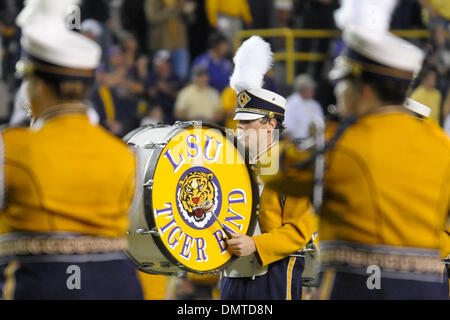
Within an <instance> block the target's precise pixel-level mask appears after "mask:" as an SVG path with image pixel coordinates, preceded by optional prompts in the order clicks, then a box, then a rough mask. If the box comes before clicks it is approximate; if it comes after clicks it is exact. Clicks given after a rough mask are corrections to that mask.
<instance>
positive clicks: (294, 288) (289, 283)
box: [221, 257, 305, 300]
mask: <svg viewBox="0 0 450 320" xmlns="http://www.w3.org/2000/svg"><path fill="white" fill-rule="evenodd" d="M304 267H305V258H299V257H286V258H284V259H282V260H279V261H277V262H274V263H272V264H270V265H269V271H268V272H267V273H266V274H265V275H263V276H259V277H256V278H255V279H254V280H252V279H251V278H227V277H224V278H223V279H222V287H221V299H222V300H301V298H302V273H303V269H304Z"/></svg>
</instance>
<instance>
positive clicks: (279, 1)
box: [274, 0, 294, 28]
mask: <svg viewBox="0 0 450 320" xmlns="http://www.w3.org/2000/svg"><path fill="white" fill-rule="evenodd" d="M274 6H275V12H276V13H275V14H276V27H278V28H289V27H291V25H292V14H293V10H294V1H293V0H275V3H274Z"/></svg>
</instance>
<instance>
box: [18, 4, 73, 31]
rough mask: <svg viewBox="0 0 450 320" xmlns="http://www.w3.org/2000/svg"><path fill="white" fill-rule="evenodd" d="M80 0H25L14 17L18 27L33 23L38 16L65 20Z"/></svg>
mask: <svg viewBox="0 0 450 320" xmlns="http://www.w3.org/2000/svg"><path fill="white" fill-rule="evenodd" d="M79 2H80V0H57V1H56V0H26V1H25V7H24V9H23V10H22V11H21V12H20V14H19V15H18V16H17V18H16V23H17V25H18V26H19V27H24V26H25V25H30V24H33V21H34V20H35V19H37V18H39V17H41V18H42V17H45V18H46V19H52V20H53V19H54V20H58V21H60V22H65V18H66V17H67V15H68V14H69V12H70V9H72V8H73V6H74V5H76V4H78V3H79Z"/></svg>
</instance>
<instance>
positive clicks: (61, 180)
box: [0, 0, 142, 299]
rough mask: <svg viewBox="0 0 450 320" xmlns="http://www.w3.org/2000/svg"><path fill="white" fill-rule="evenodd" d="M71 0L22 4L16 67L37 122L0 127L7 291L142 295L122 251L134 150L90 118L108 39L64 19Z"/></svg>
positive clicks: (0, 256)
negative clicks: (89, 98) (101, 41)
mask: <svg viewBox="0 0 450 320" xmlns="http://www.w3.org/2000/svg"><path fill="white" fill-rule="evenodd" d="M70 3H73V1H67V0H66V1H56V2H55V1H48V0H47V1H45V0H41V1H38V0H35V1H29V2H28V4H29V5H33V8H32V10H30V8H27V7H26V8H25V9H24V10H26V11H25V12H27V18H26V19H24V20H23V23H22V39H21V44H22V47H23V50H24V55H23V58H22V61H21V63H20V64H19V65H18V72H20V73H21V74H22V75H23V77H25V78H26V79H27V80H28V83H29V85H28V94H29V98H30V103H31V113H32V117H33V119H34V124H33V125H32V127H31V128H30V129H26V128H14V129H7V130H4V131H3V132H2V133H1V139H0V142H1V143H0V146H1V148H0V159H1V163H2V170H1V171H0V181H1V182H2V183H1V184H0V193H1V197H0V199H1V208H2V209H1V212H0V296H1V297H2V298H3V299H142V289H141V286H140V284H139V281H138V278H137V274H136V269H135V267H134V265H133V263H132V262H131V261H130V260H129V259H128V258H127V256H126V254H125V252H124V251H125V250H126V249H127V239H126V237H125V236H126V230H127V227H128V216H127V212H128V211H129V210H132V207H133V204H134V203H136V201H134V199H137V198H138V195H137V191H136V190H137V188H136V187H137V186H138V183H137V180H136V178H135V177H136V171H137V170H136V158H135V155H134V153H133V152H132V151H131V150H130V149H129V148H128V147H127V146H126V145H125V144H124V143H122V142H121V141H120V140H118V139H116V138H114V137H112V136H111V135H110V134H108V133H107V132H106V131H104V130H103V129H101V128H100V127H98V126H94V125H92V124H91V123H90V122H89V118H88V116H87V114H86V112H87V111H86V110H87V109H86V106H85V105H83V104H82V103H81V101H82V100H83V98H84V95H85V93H86V90H87V89H88V87H89V83H90V82H91V81H92V80H93V79H94V76H95V69H96V68H97V66H98V64H99V61H100V55H101V49H100V48H99V47H98V45H97V44H96V43H94V42H93V41H91V40H89V39H87V38H85V37H84V36H82V35H80V34H77V33H75V32H73V31H70V30H68V29H66V25H65V22H64V12H65V11H66V9H67V6H68V5H69V4H70ZM58 8H59V9H61V10H60V11H58V10H57V9H58Z"/></svg>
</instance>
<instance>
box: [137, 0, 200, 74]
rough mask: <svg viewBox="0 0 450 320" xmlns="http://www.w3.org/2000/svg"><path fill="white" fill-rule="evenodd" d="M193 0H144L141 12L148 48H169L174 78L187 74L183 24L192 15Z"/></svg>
mask: <svg viewBox="0 0 450 320" xmlns="http://www.w3.org/2000/svg"><path fill="white" fill-rule="evenodd" d="M195 7H196V6H195V3H194V2H192V1H188V0H146V3H145V13H146V16H147V21H148V28H149V34H150V40H149V42H150V49H151V51H152V52H155V51H157V50H161V49H164V50H169V51H170V53H171V56H172V60H173V68H174V72H175V74H176V75H177V76H178V78H180V79H182V80H185V79H186V78H187V76H188V73H189V60H190V58H189V51H188V38H187V30H186V23H187V22H192V21H193V19H194V18H195V16H194V11H195Z"/></svg>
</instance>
